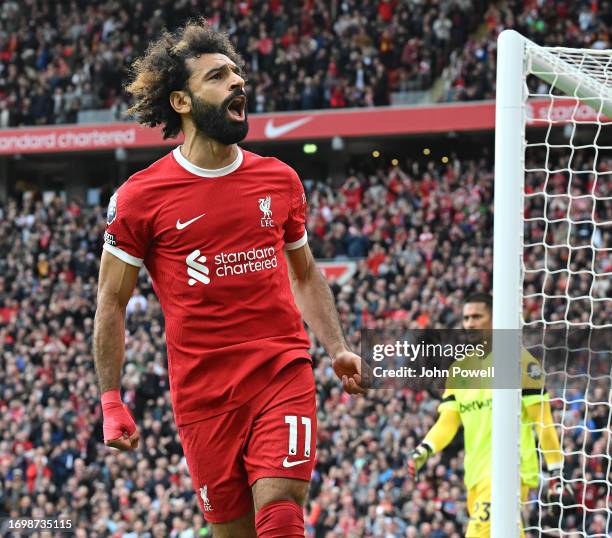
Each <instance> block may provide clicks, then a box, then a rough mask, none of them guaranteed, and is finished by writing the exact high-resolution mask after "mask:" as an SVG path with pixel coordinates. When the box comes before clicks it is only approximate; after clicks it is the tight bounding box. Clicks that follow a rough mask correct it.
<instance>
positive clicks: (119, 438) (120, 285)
mask: <svg viewBox="0 0 612 538" xmlns="http://www.w3.org/2000/svg"><path fill="white" fill-rule="evenodd" d="M138 270H139V268H138V267H136V266H134V265H130V264H128V263H125V262H124V261H122V260H120V259H119V258H117V257H116V256H113V255H112V254H110V253H108V252H106V251H103V253H102V260H101V263H100V275H99V279H98V304H97V309H96V317H95V320H94V364H95V367H96V373H97V376H98V382H99V384H100V394H101V400H102V411H103V414H104V442H105V443H106V444H107V445H108V446H112V447H114V448H118V449H121V450H129V449H131V448H136V447H137V446H138V432H137V431H136V425H135V424H134V421H133V419H132V417H131V416H130V414H129V412H128V410H127V407H126V406H125V405H124V404H123V402H122V401H121V395H120V392H119V388H120V380H121V367H122V366H123V355H124V351H125V349H124V346H125V308H126V306H127V303H128V301H129V300H130V297H131V296H132V292H133V291H134V287H135V285H136V279H137V277H138Z"/></svg>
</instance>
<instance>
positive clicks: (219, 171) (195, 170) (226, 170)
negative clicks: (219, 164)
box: [172, 146, 244, 177]
mask: <svg viewBox="0 0 612 538" xmlns="http://www.w3.org/2000/svg"><path fill="white" fill-rule="evenodd" d="M172 155H174V159H175V160H176V162H177V163H178V164H179V165H180V166H182V167H183V168H184V169H185V170H187V171H188V172H191V173H192V174H195V175H196V176H200V177H221V176H227V175H228V174H231V173H232V172H234V171H236V170H238V168H240V165H241V164H242V160H243V158H244V156H243V153H242V150H241V149H240V147H239V146H238V155H237V156H236V159H234V162H233V163H231V164H228V165H227V166H224V167H223V168H216V169H214V170H209V169H206V168H200V167H199V166H196V165H195V164H193V163H190V162H189V161H188V160H187V159H186V158H185V157H184V156H183V154H182V153H181V146H177V147H176V148H174V149H173V150H172Z"/></svg>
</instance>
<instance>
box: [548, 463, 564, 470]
mask: <svg viewBox="0 0 612 538" xmlns="http://www.w3.org/2000/svg"><path fill="white" fill-rule="evenodd" d="M562 468H563V460H561V461H559V462H557V463H551V464H550V465H546V470H547V471H558V470H559V469H562Z"/></svg>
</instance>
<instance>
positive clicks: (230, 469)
mask: <svg viewBox="0 0 612 538" xmlns="http://www.w3.org/2000/svg"><path fill="white" fill-rule="evenodd" d="M179 436H180V438H181V443H182V445H183V450H184V452H185V457H186V459H187V464H188V465H189V472H190V474H191V480H192V482H193V487H194V489H195V491H196V494H197V498H198V502H199V504H200V509H201V510H202V512H203V513H204V517H205V518H206V520H207V521H209V522H211V523H225V522H228V521H232V520H234V519H237V518H239V517H242V516H244V515H246V514H247V513H249V512H250V511H252V510H253V497H252V495H251V486H252V485H253V484H254V483H255V481H257V480H258V479H259V478H276V477H280V478H295V479H298V480H305V481H310V476H311V474H312V469H313V467H314V459H315V444H316V437H317V416H316V399H315V385H314V377H313V373H312V368H311V363H310V361H308V360H306V359H304V360H297V361H294V362H292V363H290V364H289V365H287V366H286V367H285V368H283V369H282V370H281V371H280V372H279V373H278V374H277V375H276V376H275V377H274V378H273V379H271V380H270V383H269V385H268V386H267V387H266V389H265V390H263V391H262V392H260V393H259V394H258V395H257V396H255V397H254V398H253V399H252V400H250V401H249V402H248V403H246V404H245V405H243V406H242V407H239V408H238V409H234V410H232V411H229V412H227V413H223V414H221V415H217V416H214V417H211V418H209V419H206V420H202V421H199V422H194V423H193V424H189V425H187V426H184V427H180V428H179Z"/></svg>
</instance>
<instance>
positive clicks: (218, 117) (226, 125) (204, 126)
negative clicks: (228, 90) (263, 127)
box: [188, 90, 249, 146]
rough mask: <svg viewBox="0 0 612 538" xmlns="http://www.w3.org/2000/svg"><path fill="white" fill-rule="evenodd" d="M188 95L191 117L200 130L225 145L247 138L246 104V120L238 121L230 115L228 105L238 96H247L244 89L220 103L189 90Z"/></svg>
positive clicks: (245, 112)
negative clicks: (217, 103) (211, 101)
mask: <svg viewBox="0 0 612 538" xmlns="http://www.w3.org/2000/svg"><path fill="white" fill-rule="evenodd" d="M188 95H189V97H191V117H192V118H193V123H194V124H195V127H196V130H197V131H198V132H200V133H202V134H203V135H205V136H207V137H208V138H211V139H212V140H215V141H216V142H219V143H220V144H223V145H225V146H229V145H231V144H236V143H237V142H240V141H241V140H244V139H245V137H246V135H247V133H248V132H249V122H248V120H247V110H246V104H245V107H244V120H242V121H237V120H233V119H231V118H230V117H229V116H228V105H229V104H230V102H231V101H232V100H233V99H235V98H236V97H239V96H241V95H243V96H246V95H245V93H244V91H242V90H238V91H235V92H233V93H232V94H231V95H230V96H229V97H228V98H227V99H225V100H224V101H223V102H222V103H221V104H220V105H215V104H213V103H209V102H208V101H206V100H205V99H200V98H199V97H197V96H195V95H193V94H192V93H191V92H188Z"/></svg>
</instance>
